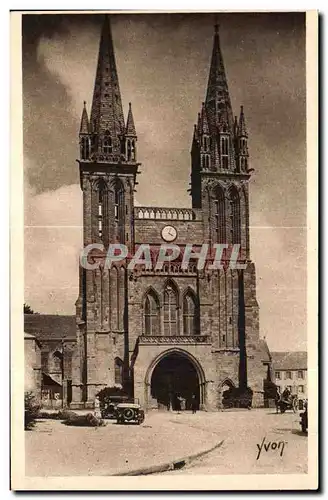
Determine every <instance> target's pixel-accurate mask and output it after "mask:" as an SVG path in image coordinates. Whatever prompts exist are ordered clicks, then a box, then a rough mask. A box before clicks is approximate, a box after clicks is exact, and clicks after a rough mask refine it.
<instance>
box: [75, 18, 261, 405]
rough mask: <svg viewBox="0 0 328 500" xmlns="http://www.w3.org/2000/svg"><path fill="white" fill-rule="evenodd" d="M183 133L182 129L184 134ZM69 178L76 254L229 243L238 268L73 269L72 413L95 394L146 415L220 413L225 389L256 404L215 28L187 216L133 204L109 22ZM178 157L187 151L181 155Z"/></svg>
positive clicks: (234, 159)
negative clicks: (78, 236)
mask: <svg viewBox="0 0 328 500" xmlns="http://www.w3.org/2000/svg"><path fill="white" fill-rule="evenodd" d="M191 136H192V129H191ZM79 142H80V159H79V160H78V163H79V172H80V183H81V189H82V195H83V245H84V248H86V247H87V246H88V245H91V244H95V243H97V244H101V245H103V246H104V248H105V249H107V248H108V247H109V245H110V244H112V243H117V242H119V243H122V244H124V245H126V246H127V248H128V250H129V252H130V254H131V255H133V254H134V253H135V251H136V249H137V248H138V247H139V246H140V245H142V244H149V245H151V247H152V250H153V251H154V252H155V253H156V250H158V249H159V247H160V245H161V244H162V243H174V244H175V245H178V246H179V247H180V248H181V249H183V248H185V247H186V245H194V247H195V248H200V247H201V245H202V244H204V243H207V244H209V245H210V246H213V245H214V244H228V245H233V244H239V245H240V253H239V262H241V263H242V264H243V267H244V269H236V268H234V269H232V268H229V267H226V266H225V267H224V268H223V269H209V266H206V265H205V267H204V268H203V269H200V270H199V269H198V268H197V266H196V265H195V262H193V261H191V262H190V263H189V265H188V266H187V268H186V269H184V268H183V267H182V266H181V260H179V259H176V260H175V261H172V262H167V263H165V265H164V266H163V268H162V269H160V270H156V269H147V268H145V267H142V266H139V267H137V268H135V269H129V268H128V261H129V258H126V259H125V260H122V261H121V262H120V263H118V264H117V265H112V266H111V267H110V268H106V267H105V266H103V265H100V266H99V267H98V268H96V269H85V268H84V267H83V266H82V265H81V264H80V278H79V297H78V300H77V302H76V330H77V337H76V344H75V347H74V353H73V357H72V376H71V378H72V403H71V407H88V406H89V405H92V404H93V401H94V398H95V395H96V394H97V393H98V392H99V391H100V390H101V389H103V388H104V387H113V386H114V385H119V386H121V387H122V388H123V389H124V390H125V391H126V392H128V393H129V394H130V395H131V396H133V397H135V398H138V399H139V400H140V403H141V404H142V405H143V406H144V407H145V408H146V409H147V408H158V407H161V406H163V407H165V406H167V405H168V404H171V405H172V406H173V407H174V404H175V403H174V401H175V398H176V397H178V396H181V397H183V398H184V399H186V400H187V402H188V401H189V400H190V399H191V397H192V396H194V395H195V396H196V398H197V401H198V403H199V407H200V408H201V409H208V410H214V409H217V408H220V406H221V404H222V393H223V391H224V390H225V389H227V388H230V387H241V388H246V387H250V388H251V389H252V391H253V405H255V406H260V405H262V404H263V379H264V378H265V377H266V367H265V366H264V365H263V360H262V357H263V353H262V350H261V340H260V338H259V308H258V303H257V300H256V279H255V267H254V263H253V262H252V260H251V255H250V244H249V179H250V174H251V169H250V165H249V155H248V144H247V143H248V133H247V128H246V122H245V116H244V112H243V108H241V110H240V114H239V116H238V117H234V116H233V112H232V107H231V102H230V95H229V90H228V85H227V79H226V75H225V69H224V64H223V58H222V53H221V48H220V41H219V32H218V27H215V32H214V42H213V52H212V59H211V64H210V69H209V79H208V86H207V91H206V98H205V101H204V103H203V105H202V107H201V110H200V113H199V115H198V120H197V123H196V125H195V126H194V130H193V139H192V146H191V189H190V194H191V200H192V203H191V208H169V207H168V208H167V207H140V206H135V204H134V196H135V189H136V185H137V176H138V174H139V173H140V171H141V173H142V169H141V163H139V157H138V147H137V123H136V124H135V122H134V118H133V113H132V107H131V104H130V105H129V111H128V116H127V119H126V120H125V119H124V116H123V107H122V101H121V94H120V87H119V79H118V74H117V69H116V63H115V55H114V44H113V40H112V35H111V28H110V21H109V19H108V18H106V20H105V22H104V25H103V28H102V33H101V39H100V48H99V56H98V65H97V72H96V78H95V86H94V94H93V100H92V106H91V112H90V114H89V115H88V112H87V109H86V106H85V105H84V109H83V112H82V119H81V127H80V134H79ZM186 154H187V152H186Z"/></svg>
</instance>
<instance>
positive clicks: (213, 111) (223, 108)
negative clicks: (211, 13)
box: [206, 24, 233, 133]
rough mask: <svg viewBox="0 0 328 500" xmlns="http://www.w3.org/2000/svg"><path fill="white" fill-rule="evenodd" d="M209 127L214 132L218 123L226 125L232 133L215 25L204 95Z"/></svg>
mask: <svg viewBox="0 0 328 500" xmlns="http://www.w3.org/2000/svg"><path fill="white" fill-rule="evenodd" d="M206 108H207V110H208V115H209V121H210V127H211V129H212V130H214V128H215V125H217V124H218V122H219V121H221V122H222V121H224V122H226V123H227V125H228V127H229V129H230V131H231V133H232V131H233V114H232V108H231V102H230V96H229V89H228V83H227V78H226V74H225V69H224V63H223V57H222V52H221V47H220V36H219V26H218V24H216V25H215V31H214V41H213V50H212V59H211V68H210V74H209V78H208V85H207V93H206Z"/></svg>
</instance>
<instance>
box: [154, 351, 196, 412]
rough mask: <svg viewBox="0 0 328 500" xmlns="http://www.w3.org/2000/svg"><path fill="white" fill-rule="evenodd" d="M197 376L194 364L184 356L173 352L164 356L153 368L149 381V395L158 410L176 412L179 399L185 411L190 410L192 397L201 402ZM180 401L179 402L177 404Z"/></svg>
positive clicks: (178, 406)
mask: <svg viewBox="0 0 328 500" xmlns="http://www.w3.org/2000/svg"><path fill="white" fill-rule="evenodd" d="M200 383H201V381H200V380H199V376H198V373H197V369H196V367H195V365H194V363H193V362H192V361H191V360H190V359H189V358H188V357H186V356H183V355H181V354H179V353H177V352H173V353H170V354H167V355H166V356H164V357H163V358H162V359H161V360H160V361H159V362H158V363H157V364H156V366H155V368H154V370H153V372H152V375H151V381H150V395H151V398H152V400H153V401H154V400H157V403H158V407H159V408H168V406H169V405H170V407H171V408H172V409H173V410H178V409H179V408H180V404H181V398H182V399H184V400H185V405H186V406H185V407H186V409H190V408H191V400H192V397H193V395H195V396H196V400H197V403H198V407H199V404H200V402H201V396H202V395H201V391H200ZM179 400H180V402H179Z"/></svg>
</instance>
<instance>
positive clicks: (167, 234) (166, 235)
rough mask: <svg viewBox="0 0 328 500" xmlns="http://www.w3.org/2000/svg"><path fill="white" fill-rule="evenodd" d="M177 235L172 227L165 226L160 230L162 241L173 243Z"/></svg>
mask: <svg viewBox="0 0 328 500" xmlns="http://www.w3.org/2000/svg"><path fill="white" fill-rule="evenodd" d="M177 235H178V233H177V230H176V229H175V227H173V226H165V227H163V229H162V238H163V240H164V241H170V242H171V241H174V240H175V239H176V237H177Z"/></svg>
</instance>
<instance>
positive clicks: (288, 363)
mask: <svg viewBox="0 0 328 500" xmlns="http://www.w3.org/2000/svg"><path fill="white" fill-rule="evenodd" d="M271 356H272V364H273V369H274V370H307V352H306V351H290V352H271Z"/></svg>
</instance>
